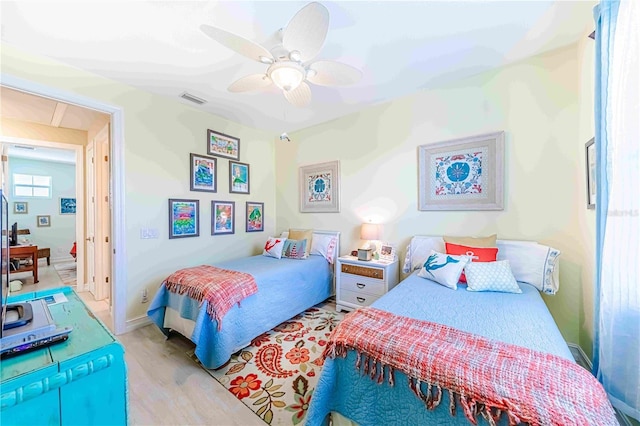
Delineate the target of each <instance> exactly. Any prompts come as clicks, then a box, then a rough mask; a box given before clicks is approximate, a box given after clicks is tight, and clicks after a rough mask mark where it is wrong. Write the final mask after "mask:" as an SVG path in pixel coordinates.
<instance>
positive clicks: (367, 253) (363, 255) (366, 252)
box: [358, 249, 371, 260]
mask: <svg viewBox="0 0 640 426" xmlns="http://www.w3.org/2000/svg"><path fill="white" fill-rule="evenodd" d="M358 260H371V249H358Z"/></svg>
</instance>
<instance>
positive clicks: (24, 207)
mask: <svg viewBox="0 0 640 426" xmlns="http://www.w3.org/2000/svg"><path fill="white" fill-rule="evenodd" d="M27 213H29V203H27V202H26V201H15V202H14V203H13V214H27Z"/></svg>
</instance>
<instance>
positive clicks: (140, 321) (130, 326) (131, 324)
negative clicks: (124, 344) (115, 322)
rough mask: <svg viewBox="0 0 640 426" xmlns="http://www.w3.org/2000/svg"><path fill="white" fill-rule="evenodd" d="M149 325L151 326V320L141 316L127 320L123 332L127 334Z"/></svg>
mask: <svg viewBox="0 0 640 426" xmlns="http://www.w3.org/2000/svg"><path fill="white" fill-rule="evenodd" d="M149 324H151V318H149V317H148V316H146V315H142V316H139V317H137V318H134V319H130V320H127V322H126V328H125V330H124V332H125V333H128V332H130V331H133V330H136V329H138V328H141V327H144V326H145V325H149Z"/></svg>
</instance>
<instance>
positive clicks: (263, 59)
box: [260, 56, 273, 64]
mask: <svg viewBox="0 0 640 426" xmlns="http://www.w3.org/2000/svg"><path fill="white" fill-rule="evenodd" d="M260 62H262V63H263V64H272V63H273V58H267V57H266V56H260Z"/></svg>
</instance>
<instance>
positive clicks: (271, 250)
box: [262, 237, 287, 259]
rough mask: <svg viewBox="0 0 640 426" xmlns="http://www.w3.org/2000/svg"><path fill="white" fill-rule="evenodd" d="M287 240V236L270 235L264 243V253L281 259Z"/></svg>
mask: <svg viewBox="0 0 640 426" xmlns="http://www.w3.org/2000/svg"><path fill="white" fill-rule="evenodd" d="M285 241H287V239H286V238H273V237H269V239H268V240H267V242H266V243H265V245H264V250H263V252H262V255H263V256H269V257H275V258H276V259H280V258H281V257H282V249H283V248H284V242H285Z"/></svg>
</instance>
